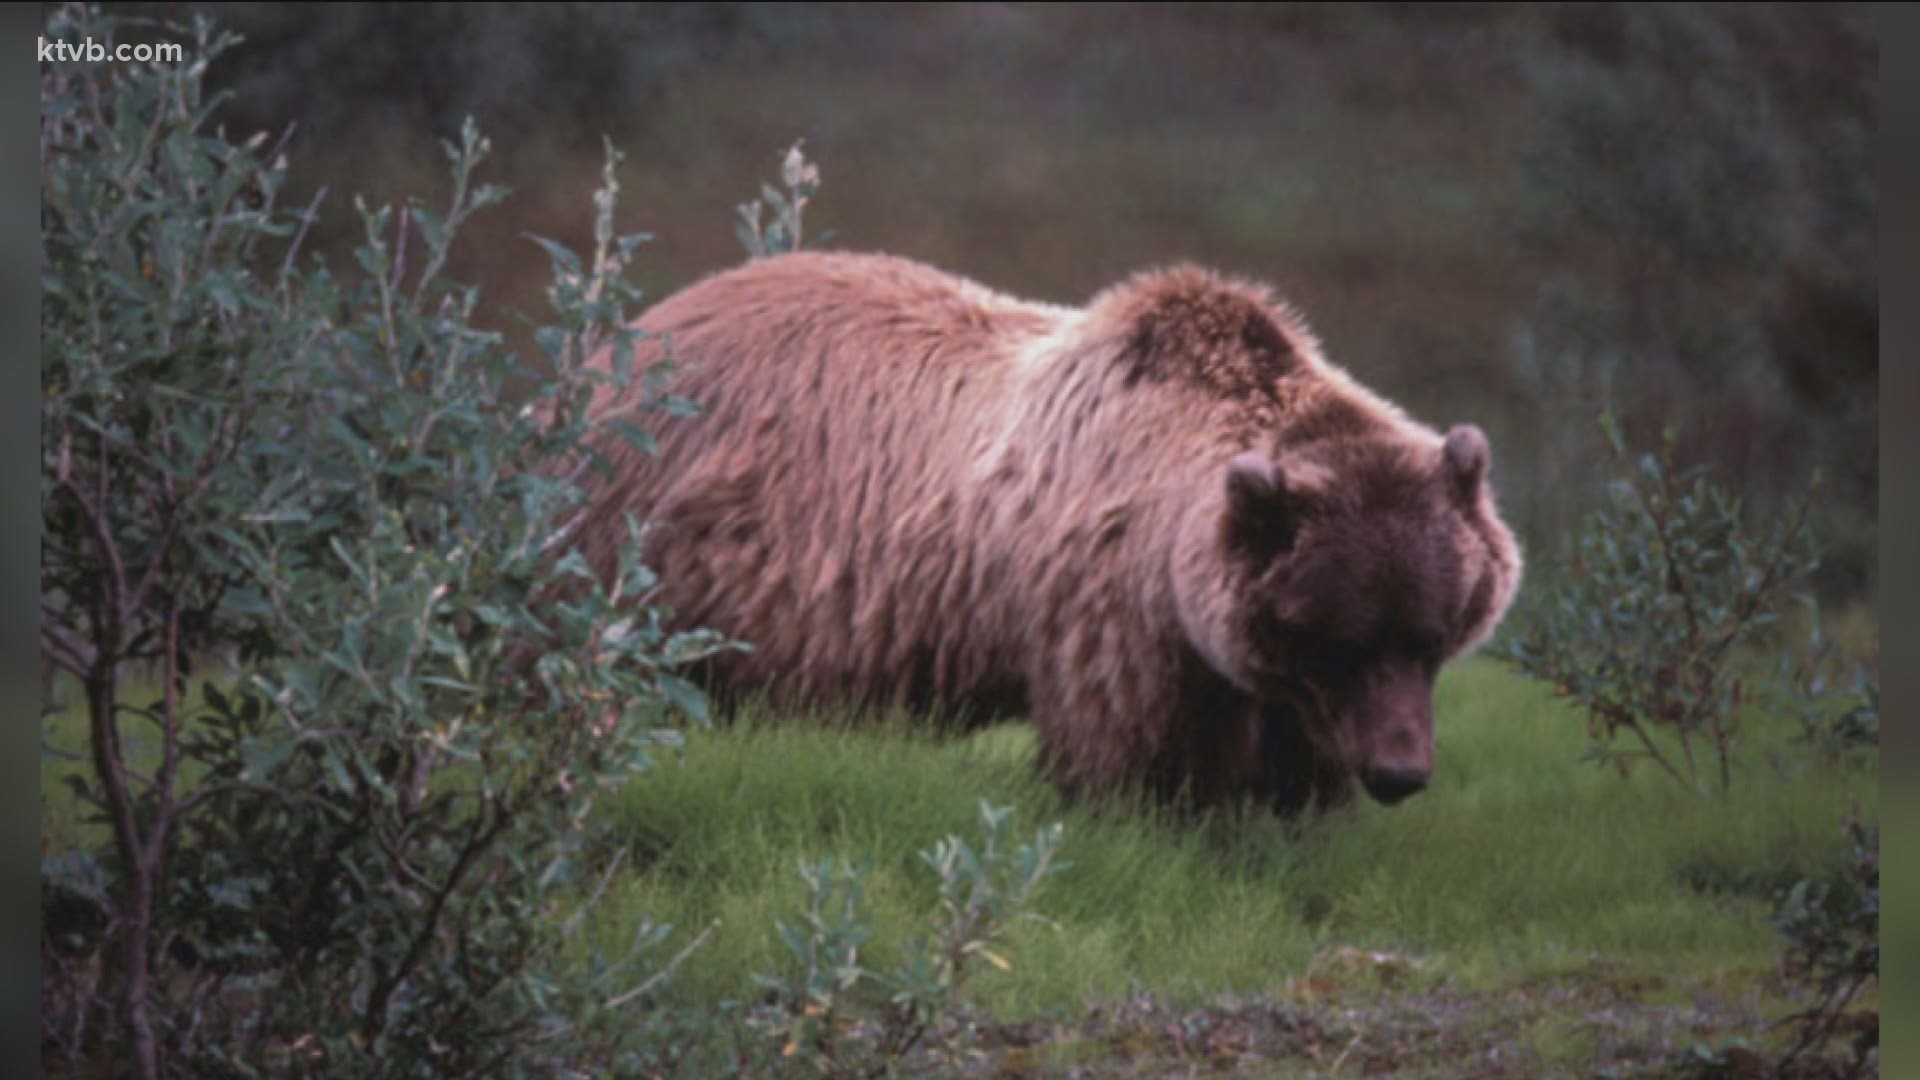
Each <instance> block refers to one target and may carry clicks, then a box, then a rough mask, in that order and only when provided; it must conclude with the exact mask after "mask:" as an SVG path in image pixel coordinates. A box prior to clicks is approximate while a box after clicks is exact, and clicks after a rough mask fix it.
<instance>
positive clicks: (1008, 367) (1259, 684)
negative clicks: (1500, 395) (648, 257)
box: [583, 254, 1520, 807]
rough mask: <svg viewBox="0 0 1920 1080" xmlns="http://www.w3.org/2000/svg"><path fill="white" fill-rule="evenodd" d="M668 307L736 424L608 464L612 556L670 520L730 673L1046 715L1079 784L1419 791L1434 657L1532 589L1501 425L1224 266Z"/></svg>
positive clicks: (1044, 725)
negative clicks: (1096, 291) (1492, 435)
mask: <svg viewBox="0 0 1920 1080" xmlns="http://www.w3.org/2000/svg"><path fill="white" fill-rule="evenodd" d="M642 325H643V326H644V327H645V328H647V329H648V330H650V331H654V332H656V333H659V334H661V335H664V336H665V337H666V338H667V339H668V340H669V341H670V349H671V355H672V357H673V359H674V361H675V364H676V367H677V373H676V375H675V376H674V378H673V382H672V386H671V389H672V390H673V391H674V392H676V393H678V394H682V395H685V396H687V397H689V398H691V399H693V400H694V401H696V402H698V403H699V404H700V405H701V406H703V407H704V408H705V409H706V411H707V415H705V416H704V417H702V418H700V419H697V420H691V421H680V422H674V423H671V424H669V425H667V426H666V428H665V429H664V430H663V431H661V432H660V433H659V441H660V454H659V456H658V457H657V458H649V457H644V456H641V455H638V454H635V453H632V452H631V451H627V450H624V449H622V448H615V449H613V450H611V451H610V452H611V453H613V454H614V455H615V456H616V458H617V476H618V479H617V481H616V482H614V483H611V484H609V485H608V486H607V487H606V488H605V490H603V491H601V492H598V493H597V501H596V514H595V516H594V518H593V519H591V520H589V521H588V522H587V523H586V525H585V526H584V529H585V532H584V538H583V547H584V548H585V550H586V551H587V553H588V556H589V559H590V560H591V561H592V562H594V564H595V565H596V566H597V567H599V568H601V569H602V570H603V571H604V570H605V569H607V568H609V567H610V565H611V563H612V561H613V553H614V551H615V549H616V545H617V544H618V543H619V542H620V541H622V540H623V539H624V537H625V535H626V534H625V529H624V526H623V525H622V521H623V518H624V515H626V514H628V513H632V514H633V515H635V516H636V517H638V518H640V519H642V520H647V521H653V522H659V523H661V525H660V527H659V528H658V530H657V531H655V532H654V533H653V534H651V536H650V538H649V540H648V542H647V551H646V554H647V557H648V561H649V563H650V564H651V565H652V566H653V567H654V568H655V569H656V570H658V571H659V573H660V575H661V579H662V581H663V582H664V586H663V589H664V599H665V600H666V601H667V602H668V603H669V604H670V605H671V606H672V607H673V608H674V609H675V610H676V612H677V613H678V616H679V618H680V619H681V620H682V621H684V622H685V623H687V624H689V625H703V626H711V627H713V628H715V629H718V630H721V631H723V632H725V633H728V634H731V635H734V636H737V637H739V638H742V639H744V640H746V641H749V642H751V643H752V644H753V646H754V650H753V651H752V652H751V653H748V654H742V655H739V656H737V657H735V658H732V659H730V660H729V661H727V662H726V663H725V664H724V665H723V666H722V667H721V668H720V669H719V670H718V671H717V672H716V674H717V675H718V677H719V682H720V683H721V685H722V687H723V688H734V689H744V688H757V689H765V690H768V691H771V693H772V694H773V695H774V696H775V698H776V700H779V701H782V702H786V703H790V704H800V703H807V702H815V701H820V700H824V699H833V700H840V701H852V702H856V703H860V704H865V705H901V706H906V707H909V708H914V709H924V708H927V707H930V706H945V707H948V708H949V711H951V710H955V709H958V710H962V711H964V713H965V715H968V716H970V717H973V718H975V719H985V718H987V717H992V716H1000V715H1006V714H1019V713H1025V714H1027V715H1029V716H1031V718H1032V720H1033V722H1034V724H1035V725H1036V727H1037V728H1038V730H1039V735H1040V740H1041V745H1042V760H1043V764H1044V766H1045V768H1046V769H1047V770H1048V772H1049V773H1050V774H1051V775H1052V776H1053V777H1054V778H1055V779H1056V780H1057V781H1059V782H1060V783H1061V784H1062V785H1064V786H1066V787H1067V788H1069V789H1072V790H1084V789H1107V788H1112V787H1115V786H1124V785H1135V784H1138V785H1146V786H1149V787H1151V788H1154V789H1156V790H1159V791H1162V792H1164V793H1169V794H1171V793H1173V792H1175V791H1178V790H1183V789H1184V790H1187V791H1190V792H1191V793H1192V794H1194V795H1195V796H1198V797H1199V798H1201V799H1213V798H1219V797H1224V796H1231V795H1236V794H1239V793H1244V792H1253V793H1256V794H1258V795H1260V796H1262V797H1264V798H1267V799H1269V800H1271V801H1273V802H1274V803H1276V804H1279V805H1282V806H1288V807H1297V806H1300V805H1303V804H1305V803H1307V802H1308V801H1310V800H1316V799H1317V800H1322V801H1324V800H1330V799H1337V798H1340V797H1342V796H1343V795H1344V793H1345V791H1346V789H1347V787H1348V778H1349V777H1350V776H1354V775H1358V776H1359V777H1360V778H1361V779H1363V780H1365V781H1367V784H1368V787H1369V789H1370V790H1373V791H1374V793H1375V794H1376V795H1378V796H1379V797H1381V798H1383V799H1387V800H1389V801H1391V800H1392V799H1395V798H1398V797H1400V796H1401V795H1404V794H1406V793H1408V791H1410V790H1412V789H1414V788H1417V787H1418V786H1419V784H1420V783H1423V782H1424V780H1425V776H1426V773H1427V771H1428V770H1430V768H1431V762H1432V736H1431V723H1432V720H1431V706H1430V692H1431V687H1432V680H1433V675H1434V672H1435V671H1436V670H1437V668H1438V666H1439V664H1440V663H1441V661H1442V660H1444V659H1448V658H1451V657H1454V656H1457V655H1459V654H1460V653H1461V652H1463V651H1465V650H1466V649H1468V648H1470V647H1472V646H1473V645H1474V644H1476V643H1478V642H1479V641H1480V640H1481V639H1483V638H1484V637H1486V635H1487V634H1488V633H1490V632H1491V630H1492V628H1493V626H1494V624H1495V623H1496V622H1497V621H1498V619H1499V618H1500V616H1501V614H1502V613H1503V612H1504V610H1505V609H1506V606H1507V604H1508V602H1509V601H1510V599H1511V598H1512V596H1513V592H1514V589H1515V587H1516V585H1517V583H1518V580H1519V572H1520V560H1519V555H1518V552H1517V549H1516V547H1515V544H1514V542H1513V538H1512V536H1511V535H1510V534H1509V533H1508V531H1507V529H1506V527H1505V526H1504V525H1503V524H1502V523H1501V522H1500V519H1499V517H1498V516H1497V514H1496V513H1495V510H1494V504H1493V497H1492V494H1491V491H1490V490H1489V488H1488V486H1487V484H1486V483H1485V482H1484V477H1485V475H1486V472H1487V459H1488V454H1487V446H1486V441H1485V439H1484V438H1483V437H1482V436H1481V435H1480V433H1479V432H1478V430H1477V429H1474V428H1471V427H1461V428H1456V429H1454V431H1453V432H1452V433H1451V434H1450V435H1448V436H1447V437H1446V438H1444V439H1443V438H1442V437H1441V436H1440V435H1439V434H1437V433H1435V432H1434V431H1432V430H1430V429H1428V428H1426V427H1423V426H1420V425H1418V424H1416V423H1414V422H1412V421H1411V420H1409V419H1407V418H1406V417H1405V416H1403V415H1402V414H1401V413H1400V411H1399V410H1397V409H1396V408H1394V407H1393V406H1391V405H1389V404H1387V403H1386V402H1384V401H1382V400H1381V399H1379V398H1377V397H1376V396H1374V395H1373V394H1371V393H1369V392H1368V391H1367V390H1365V389H1363V388H1362V387H1361V386H1359V385H1358V384H1357V383H1355V382H1354V381H1352V380H1351V379H1349V378H1348V377H1347V376H1346V375H1345V374H1344V373H1343V372H1342V371H1340V370H1339V369H1338V368H1336V367H1334V366H1332V365H1331V364H1329V363H1328V362H1327V361H1326V360H1324V359H1323V358H1322V357H1321V355H1320V348H1319V346H1318V344H1317V343H1316V342H1315V340H1314V339H1313V337H1312V335H1311V334H1310V333H1309V332H1308V330H1307V328H1306V326H1305V325H1304V323H1303V322H1302V320H1301V319H1300V318H1299V317H1298V316H1296V315H1295V314H1294V313H1292V312H1291V311H1290V310H1289V309H1288V308H1286V307H1284V306H1283V305H1281V304H1279V303H1278V302H1276V301H1275V300H1274V299H1273V297H1271V296H1270V295H1269V294H1268V293H1267V292H1266V291H1265V290H1264V289H1261V288H1259V287H1257V286H1253V285H1249V284H1245V283H1241V282H1237V281H1231V280H1228V279H1225V278H1222V277H1219V276H1217V275H1214V274H1212V273H1208V272H1205V271H1202V270H1198V269H1192V268H1179V269H1173V270H1166V271H1160V272H1153V273H1143V274H1140V275H1137V276H1135V277H1133V278H1131V279H1129V280H1128V281H1126V282H1124V283H1123V284H1121V285H1118V286H1116V287H1114V288H1112V289H1109V290H1108V291H1106V292H1104V293H1102V294H1101V295H1099V296H1097V297H1095V298H1094V300H1093V301H1092V303H1090V304H1089V305H1088V306H1087V307H1086V308H1085V309H1084V310H1072V309H1063V308H1056V307H1048V306H1043V305H1039V304H1032V303H1026V302H1022V301H1019V300H1015V299H1012V298H1009V297H1006V296H1002V295H999V294H997V293H994V292H991V291H989V290H987V289H985V288H982V287H980V286H978V285H975V284H972V283H970V282H967V281H963V280H960V279H957V278H954V277H952V276H949V275H947V274H944V273H941V272H939V271H937V270H933V269H930V268H928V267H925V266H921V265H917V264H914V263H911V262H906V261H903V260H900V259H895V258H888V257H882V256H866V255H821V254H798V255H786V256H780V257H776V258H769V259H762V260H757V261H754V262H751V263H748V264H747V265H745V266H743V267H740V268H738V269H735V270H731V271H727V272H725V273H721V274H718V275H716V276H714V277H711V278H708V279H706V280H705V281H702V282H700V283H698V284H696V285H694V286H693V287H691V288H689V289H687V290H686V291H684V292H682V293H680V294H678V295H677V296H674V297H672V298H670V299H668V300H666V301H664V302H663V303H661V304H660V305H659V306H657V307H655V308H654V309H653V310H652V311H651V312H649V313H648V314H647V315H646V317H645V318H644V319H643V320H642ZM644 359H645V358H644V357H643V360H644Z"/></svg>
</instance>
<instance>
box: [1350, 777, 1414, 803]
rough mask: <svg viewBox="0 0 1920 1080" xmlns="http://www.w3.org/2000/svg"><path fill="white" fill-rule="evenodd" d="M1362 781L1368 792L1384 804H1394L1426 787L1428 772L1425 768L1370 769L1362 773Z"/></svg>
mask: <svg viewBox="0 0 1920 1080" xmlns="http://www.w3.org/2000/svg"><path fill="white" fill-rule="evenodd" d="M1360 782H1361V783H1362V784H1365V785H1366V788H1367V794H1369V795H1371V796H1373V797H1374V798H1375V799H1378V800H1379V801H1380V803H1381V804H1382V805H1385V806H1392V805H1393V804H1394V803H1397V802H1399V801H1400V800H1401V799H1404V798H1406V797H1407V796H1409V795H1412V794H1414V793H1415V792H1417V791H1419V790H1420V789H1422V788H1424V787H1426V786H1427V772H1426V770H1424V769H1368V770H1367V771H1366V772H1365V773H1363V774H1361V777H1360Z"/></svg>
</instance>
